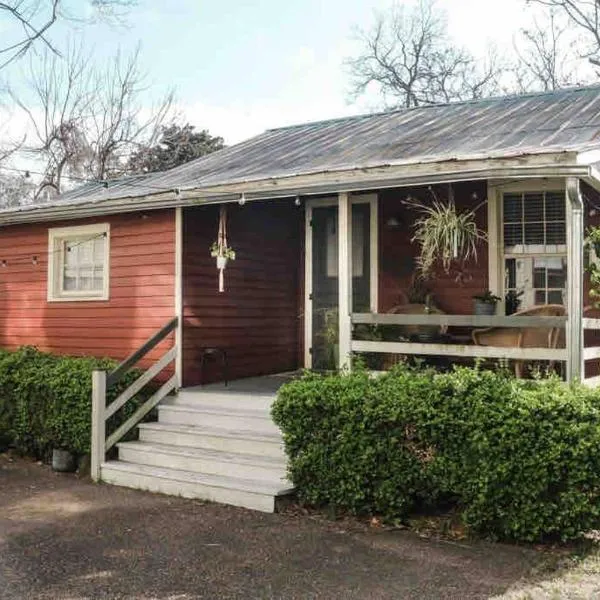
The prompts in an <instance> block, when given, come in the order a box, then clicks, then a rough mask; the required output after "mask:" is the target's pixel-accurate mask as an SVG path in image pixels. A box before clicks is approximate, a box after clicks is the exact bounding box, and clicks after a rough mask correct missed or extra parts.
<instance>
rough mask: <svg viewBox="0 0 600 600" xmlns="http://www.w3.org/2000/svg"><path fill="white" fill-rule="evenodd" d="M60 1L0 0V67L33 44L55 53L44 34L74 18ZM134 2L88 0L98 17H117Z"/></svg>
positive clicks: (46, 35) (134, 0) (53, 47)
mask: <svg viewBox="0 0 600 600" xmlns="http://www.w3.org/2000/svg"><path fill="white" fill-rule="evenodd" d="M64 4H65V2H64V0H4V1H2V0H0V23H3V28H2V33H3V43H2V44H0V69H2V68H3V67H6V66H7V65H8V64H9V63H11V62H13V61H14V60H16V59H18V58H21V57H23V56H24V55H25V54H27V53H28V52H29V50H31V48H32V47H34V46H35V45H43V46H45V48H46V49H50V50H52V51H53V52H55V53H58V50H57V49H56V48H55V46H54V44H53V42H52V41H51V40H50V39H49V37H48V36H49V33H50V29H51V28H53V27H54V26H55V24H56V23H57V22H59V21H61V20H69V19H73V18H74V17H73V15H69V14H68V12H67V11H66V10H65V9H64ZM135 4H136V0H92V2H91V6H92V8H93V9H94V10H95V13H96V14H97V15H98V16H99V17H100V18H110V17H114V16H121V15H122V14H123V13H124V11H126V10H127V9H129V8H131V7H132V6H134V5H135ZM79 20H80V19H79Z"/></svg>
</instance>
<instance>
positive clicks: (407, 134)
mask: <svg viewBox="0 0 600 600" xmlns="http://www.w3.org/2000/svg"><path fill="white" fill-rule="evenodd" d="M597 147H600V87H588V88H572V89H566V90H560V91H556V92H551V93H543V94H530V95H524V96H507V97H501V98H490V99H485V100H480V101H470V102H461V103H454V104H446V105H436V106H427V107H417V108H411V109H404V110H398V111H393V112H386V113H379V114H371V115H361V116H357V117H346V118H342V119H334V120H329V121H321V122H316V123H306V124H301V125H294V126H290V127H283V128H280V129H272V130H268V131H266V132H264V133H263V134H261V135H258V136H256V137H254V138H251V139H249V140H246V141H244V142H241V143H239V144H236V145H234V146H231V147H229V148H225V149H224V150H221V151H219V152H216V153H214V154H211V155H208V156H206V157H203V158H200V159H197V160H195V161H192V162H190V163H187V164H185V165H182V166H180V167H176V168H175V169H171V170H170V171H165V172H162V173H153V174H150V175H145V176H137V177H127V178H123V179H119V180H116V181H114V182H110V185H109V187H108V188H105V187H104V186H103V185H102V184H88V185H84V186H82V187H81V188H78V189H76V190H73V191H70V192H67V193H65V194H63V195H62V196H60V197H58V198H56V199H54V200H52V201H51V202H50V203H46V204H45V206H53V205H55V206H64V205H70V204H72V205H78V204H82V203H88V202H90V203H95V202H102V201H103V200H112V199H119V198H129V197H141V196H146V195H151V194H156V193H158V192H160V191H168V190H172V189H175V188H181V189H195V188H209V187H214V186H219V185H224V184H229V183H241V182H245V181H250V180H260V179H272V178H278V177H286V176H291V175H302V174H310V173H315V172H330V171H336V170H344V169H352V168H361V167H374V166H383V165H388V164H398V163H403V162H404V163H415V164H417V163H423V162H430V161H447V160H467V159H471V158H473V159H479V158H487V157H490V158H491V157H499V156H515V155H518V154H536V153H543V152H563V151H565V152H566V151H582V150H587V149H591V148H597ZM28 208H31V207H23V208H21V210H27V209H28Z"/></svg>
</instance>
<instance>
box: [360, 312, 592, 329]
mask: <svg viewBox="0 0 600 600" xmlns="http://www.w3.org/2000/svg"><path fill="white" fill-rule="evenodd" d="M599 321H600V320H599ZM352 322H353V323H355V324H358V323H366V324H370V325H440V326H442V325H445V326H455V327H516V328H521V327H540V328H552V327H558V328H563V327H565V324H566V322H567V317H526V316H524V317H515V316H509V317H504V316H495V315H494V316H485V315H437V314H436V315H433V314H425V313H422V314H416V315H414V314H412V315H401V314H374V313H354V314H353V315H352Z"/></svg>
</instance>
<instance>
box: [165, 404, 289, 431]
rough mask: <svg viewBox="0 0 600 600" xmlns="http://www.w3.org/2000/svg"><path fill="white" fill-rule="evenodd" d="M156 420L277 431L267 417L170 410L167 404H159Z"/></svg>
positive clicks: (247, 429)
mask: <svg viewBox="0 0 600 600" xmlns="http://www.w3.org/2000/svg"><path fill="white" fill-rule="evenodd" d="M158 421H159V422H160V423H170V424H171V425H199V426H203V427H218V428H220V429H229V430H236V429H242V430H246V431H257V432H265V433H279V429H277V426H276V425H275V423H273V421H271V419H270V418H269V417H265V418H253V417H246V416H237V415H235V414H225V415H220V414H215V413H206V412H199V411H193V410H190V411H187V410H172V409H171V408H170V407H169V406H159V409H158Z"/></svg>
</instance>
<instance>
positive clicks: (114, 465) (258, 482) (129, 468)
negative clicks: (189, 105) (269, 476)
mask: <svg viewBox="0 0 600 600" xmlns="http://www.w3.org/2000/svg"><path fill="white" fill-rule="evenodd" d="M101 468H102V469H103V470H105V471H106V470H113V471H120V472H123V473H134V474H138V475H145V476H148V477H158V478H162V479H170V480H173V481H180V482H183V483H191V484H194V483H195V484H199V485H206V486H211V487H219V488H223V489H232V490H240V491H244V492H251V493H255V494H265V495H272V496H282V495H285V494H289V493H291V492H292V491H293V490H294V488H293V486H292V485H291V484H289V483H287V482H285V481H269V480H262V479H242V478H240V477H231V476H228V475H227V476H225V475H209V474H206V473H196V472H193V471H184V470H181V469H170V468H166V467H154V466H148V465H140V464H137V463H130V462H126V461H121V460H115V461H108V462H105V463H102V466H101Z"/></svg>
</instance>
